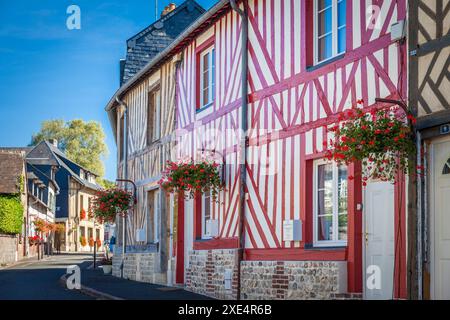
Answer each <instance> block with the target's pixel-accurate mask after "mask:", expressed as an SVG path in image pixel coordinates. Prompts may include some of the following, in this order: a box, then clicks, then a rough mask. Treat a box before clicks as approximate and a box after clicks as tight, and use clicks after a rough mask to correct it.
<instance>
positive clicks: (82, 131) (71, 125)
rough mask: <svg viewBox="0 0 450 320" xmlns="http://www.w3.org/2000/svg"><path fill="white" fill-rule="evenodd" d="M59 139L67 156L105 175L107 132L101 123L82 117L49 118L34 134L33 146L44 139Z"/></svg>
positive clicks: (60, 145) (60, 146)
mask: <svg viewBox="0 0 450 320" xmlns="http://www.w3.org/2000/svg"><path fill="white" fill-rule="evenodd" d="M49 139H57V140H58V148H59V149H61V150H62V151H63V152H64V153H65V154H66V156H67V157H68V158H69V159H70V160H72V161H74V162H76V163H77V164H79V165H81V166H82V167H84V168H86V169H88V170H91V171H92V172H94V173H96V174H98V175H99V176H103V175H104V174H105V166H104V164H103V161H102V157H105V156H106V155H107V154H108V148H107V146H106V144H105V133H104V131H103V128H102V126H101V124H100V123H98V122H96V121H88V122H85V121H83V120H81V119H76V120H71V121H67V122H64V120H48V121H44V122H42V124H41V129H40V131H39V132H38V133H36V134H34V135H33V137H32V140H31V144H30V145H31V146H34V145H37V144H38V143H39V142H41V141H43V140H49Z"/></svg>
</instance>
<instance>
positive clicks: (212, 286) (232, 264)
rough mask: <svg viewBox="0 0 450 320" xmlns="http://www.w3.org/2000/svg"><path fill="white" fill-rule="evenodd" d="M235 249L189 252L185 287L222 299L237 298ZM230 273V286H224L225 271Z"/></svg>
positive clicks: (236, 259) (236, 258)
mask: <svg viewBox="0 0 450 320" xmlns="http://www.w3.org/2000/svg"><path fill="white" fill-rule="evenodd" d="M237 261H238V255H237V250H236V249H221V250H194V251H191V252H189V267H188V268H187V269H186V289H187V290H189V291H192V292H195V293H199V294H203V295H206V296H210V297H213V298H216V299H222V300H234V299H236V298H237V284H238V283H237V281H238V279H237ZM227 270H228V271H229V272H230V273H231V287H230V288H229V289H228V288H226V287H225V273H226V271H227Z"/></svg>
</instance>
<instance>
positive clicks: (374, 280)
mask: <svg viewBox="0 0 450 320" xmlns="http://www.w3.org/2000/svg"><path fill="white" fill-rule="evenodd" d="M394 190H395V188H394V185H393V184H392V183H387V182H371V183H369V184H368V185H367V187H366V189H365V192H364V227H363V228H364V230H363V242H364V243H363V245H364V251H365V263H364V268H365V270H364V275H365V277H364V283H363V285H364V298H365V299H368V300H389V299H392V291H393V290H392V289H393V277H394V199H395V198H394Z"/></svg>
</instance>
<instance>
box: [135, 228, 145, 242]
mask: <svg viewBox="0 0 450 320" xmlns="http://www.w3.org/2000/svg"><path fill="white" fill-rule="evenodd" d="M136 241H137V242H145V241H147V237H146V236H145V229H137V230H136Z"/></svg>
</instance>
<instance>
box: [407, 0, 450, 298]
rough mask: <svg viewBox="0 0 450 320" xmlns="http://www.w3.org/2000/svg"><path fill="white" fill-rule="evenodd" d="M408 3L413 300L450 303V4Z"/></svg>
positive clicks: (410, 226) (431, 2) (417, 0)
mask: <svg viewBox="0 0 450 320" xmlns="http://www.w3.org/2000/svg"><path fill="white" fill-rule="evenodd" d="M409 2H410V10H409V11H410V27H409V37H410V38H409V45H410V54H409V55H410V69H409V72H410V73H409V80H410V81H409V83H410V87H409V88H410V99H409V103H410V106H411V107H412V108H413V109H414V111H415V113H416V114H417V117H418V119H417V148H418V157H417V162H418V169H419V172H420V173H421V174H419V175H418V177H417V184H416V185H415V186H416V188H415V189H412V191H414V193H411V194H410V197H411V198H412V202H413V203H416V199H417V204H418V206H417V211H415V214H414V215H411V216H410V219H409V227H408V231H409V236H410V237H409V238H410V243H409V247H411V248H414V249H413V250H411V257H410V259H409V262H410V263H409V269H410V270H411V272H410V273H411V274H412V275H413V276H412V279H411V288H412V291H411V292H412V295H411V297H412V298H419V299H450V240H449V239H450V232H449V230H450V228H449V227H450V214H449V209H448V208H449V206H450V202H449V201H450V200H449V195H450V135H449V134H450V98H449V92H450V77H449V74H450V2H449V1H440V0H437V1H425V0H415V1H409Z"/></svg>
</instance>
